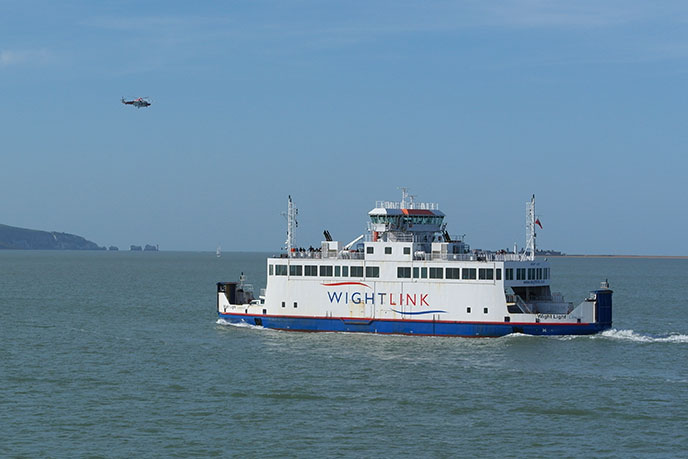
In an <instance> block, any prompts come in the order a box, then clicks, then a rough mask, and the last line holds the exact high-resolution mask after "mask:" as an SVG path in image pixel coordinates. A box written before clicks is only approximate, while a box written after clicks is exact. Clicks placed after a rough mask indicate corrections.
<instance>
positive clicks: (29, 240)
mask: <svg viewBox="0 0 688 459" xmlns="http://www.w3.org/2000/svg"><path fill="white" fill-rule="evenodd" d="M3 249H4V250H105V247H100V246H99V245H98V244H96V243H95V242H92V241H89V240H87V239H85V238H83V237H81V236H77V235H75V234H69V233H60V232H57V231H41V230H33V229H27V228H19V227H16V226H9V225H2V224H0V250H3Z"/></svg>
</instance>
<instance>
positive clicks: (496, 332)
mask: <svg viewBox="0 0 688 459" xmlns="http://www.w3.org/2000/svg"><path fill="white" fill-rule="evenodd" d="M218 316H219V317H220V318H221V319H223V320H226V321H227V322H230V323H248V324H251V325H262V326H263V327H265V328H273V329H277V330H291V331H305V332H354V333H382V334H396V335H429V336H464V337H499V336H504V335H508V334H510V333H524V334H526V335H591V334H594V333H599V332H601V331H602V330H606V329H607V328H610V327H611V324H609V325H608V326H607V325H606V324H600V323H590V324H562V325H557V324H543V323H538V324H523V323H514V324H510V323H506V322H505V323H475V322H431V321H414V320H375V319H365V320H364V319H342V318H326V317H323V318H315V317H294V316H290V317H280V316H262V315H247V314H223V313H218Z"/></svg>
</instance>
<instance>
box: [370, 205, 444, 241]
mask: <svg viewBox="0 0 688 459" xmlns="http://www.w3.org/2000/svg"><path fill="white" fill-rule="evenodd" d="M401 204H402V203H398V202H383V201H378V202H377V203H376V206H375V208H374V209H373V210H371V211H370V212H368V215H369V216H370V229H371V231H372V232H373V234H375V233H377V234H378V235H379V236H380V235H383V234H385V233H389V232H397V233H415V234H418V233H439V232H441V231H442V230H443V227H442V224H443V222H444V213H443V212H442V211H440V210H439V208H438V206H437V204H430V203H421V204H414V203H409V205H408V206H405V207H402V206H401Z"/></svg>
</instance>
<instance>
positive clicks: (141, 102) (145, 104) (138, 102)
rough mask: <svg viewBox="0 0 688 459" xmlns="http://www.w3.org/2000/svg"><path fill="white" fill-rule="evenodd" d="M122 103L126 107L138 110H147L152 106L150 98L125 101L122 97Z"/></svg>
mask: <svg viewBox="0 0 688 459" xmlns="http://www.w3.org/2000/svg"><path fill="white" fill-rule="evenodd" d="M122 103H123V104H124V105H133V106H134V107H136V108H142V107H143V108H146V107H148V106H150V104H151V101H150V99H149V98H148V97H139V98H138V99H134V100H125V99H124V97H122Z"/></svg>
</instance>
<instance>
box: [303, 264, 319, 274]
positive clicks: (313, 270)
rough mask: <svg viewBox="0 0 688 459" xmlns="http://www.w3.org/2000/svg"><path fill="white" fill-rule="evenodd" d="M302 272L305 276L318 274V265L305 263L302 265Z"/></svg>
mask: <svg viewBox="0 0 688 459" xmlns="http://www.w3.org/2000/svg"><path fill="white" fill-rule="evenodd" d="M304 274H305V275H306V276H317V275H318V267H317V266H315V265H306V266H304Z"/></svg>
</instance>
